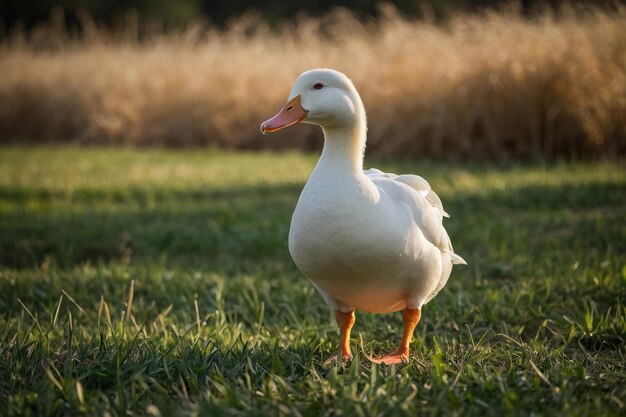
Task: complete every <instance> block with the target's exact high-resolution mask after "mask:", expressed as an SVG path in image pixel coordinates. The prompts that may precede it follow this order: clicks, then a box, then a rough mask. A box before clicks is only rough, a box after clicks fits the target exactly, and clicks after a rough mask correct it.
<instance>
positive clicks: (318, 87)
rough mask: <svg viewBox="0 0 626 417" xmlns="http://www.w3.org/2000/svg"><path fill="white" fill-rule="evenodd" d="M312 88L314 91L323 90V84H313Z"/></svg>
mask: <svg viewBox="0 0 626 417" xmlns="http://www.w3.org/2000/svg"><path fill="white" fill-rule="evenodd" d="M313 88H315V89H316V90H321V89H322V88H324V84H322V83H315V85H314V86H313Z"/></svg>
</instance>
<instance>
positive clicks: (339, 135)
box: [318, 118, 366, 175]
mask: <svg viewBox="0 0 626 417" xmlns="http://www.w3.org/2000/svg"><path fill="white" fill-rule="evenodd" d="M322 130H323V131H324V149H323V150H322V156H321V157H320V160H319V162H318V167H319V168H320V170H324V171H326V172H334V173H337V172H338V171H339V172H345V173H351V174H357V175H360V174H362V172H363V155H364V153H365V139H366V127H365V123H364V122H363V121H362V120H360V118H356V119H355V123H354V125H353V126H347V127H333V128H329V127H322Z"/></svg>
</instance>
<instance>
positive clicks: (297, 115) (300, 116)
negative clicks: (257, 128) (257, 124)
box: [261, 96, 309, 134]
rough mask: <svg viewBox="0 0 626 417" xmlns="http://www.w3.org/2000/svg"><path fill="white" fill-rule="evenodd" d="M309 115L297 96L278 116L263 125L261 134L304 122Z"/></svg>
mask: <svg viewBox="0 0 626 417" xmlns="http://www.w3.org/2000/svg"><path fill="white" fill-rule="evenodd" d="M308 113H309V112H308V111H306V110H304V109H303V108H302V106H301V105H300V96H295V97H294V98H293V99H291V100H289V102H288V103H287V104H285V107H283V108H282V109H281V110H280V111H279V112H278V113H276V116H274V117H272V118H271V119H269V120H266V121H264V122H263V123H262V124H261V132H263V134H265V133H268V132H270V133H271V132H276V131H277V130H280V129H283V128H285V127H288V126H291V125H295V124H296V123H299V122H301V121H303V120H304V118H305V117H306V115H307V114H308Z"/></svg>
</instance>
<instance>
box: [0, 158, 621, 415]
mask: <svg viewBox="0 0 626 417" xmlns="http://www.w3.org/2000/svg"><path fill="white" fill-rule="evenodd" d="M315 160H316V155H302V154H299V153H282V154H270V153H259V154H257V153H224V152H218V151H206V150H195V151H175V152H174V151H158V150H156V151H155V150H151V151H143V150H119V149H117V150H116V149H97V148H90V149H80V148H74V147H3V148H1V149H0V409H1V410H4V411H3V415H4V416H7V417H8V416H17V415H32V416H48V415H78V414H85V415H109V416H122V415H131V414H132V415H152V416H158V415H161V416H176V415H184V416H187V415H201V416H204V415H207V416H217V415H227V416H230V415H285V416H294V415H295V416H297V415H302V416H318V415H394V416H396V415H410V416H414V415H429V416H430V415H433V416H437V415H442V416H443V415H445V416H451V415H476V416H490V415H492V416H502V415H545V416H554V415H568V416H577V415H580V416H602V415H615V416H617V415H624V413H626V394H625V393H626V371H625V369H624V354H625V353H626V349H625V347H624V346H625V344H624V341H625V339H626V307H625V305H624V302H625V300H626V224H625V223H624V219H625V218H626V167H625V166H624V165H623V164H620V163H586V164H583V163H560V164H556V165H542V164H537V163H535V164H532V165H514V166H507V167H502V166H500V167H495V166H487V167H485V166H473V165H468V164H464V163H450V162H448V163H433V162H431V163H428V162H424V161H417V162H411V161H396V162H393V161H382V162H381V161H379V162H377V163H376V164H375V165H376V166H377V167H379V168H382V169H384V170H389V171H393V172H397V173H400V172H403V173H406V172H412V173H417V174H421V175H423V176H424V177H426V178H427V179H428V180H429V181H430V183H431V185H432V186H433V188H434V189H435V190H436V191H437V192H438V194H439V195H440V197H441V199H442V200H443V203H444V207H445V209H446V211H448V212H449V213H450V214H451V218H450V219H448V220H446V221H445V225H446V227H447V229H448V231H449V234H450V236H451V238H452V241H453V243H454V245H455V250H456V251H457V252H458V253H459V254H461V255H462V256H463V257H464V258H465V259H466V260H467V261H468V264H469V265H468V266H467V267H455V269H454V271H453V273H452V277H451V279H450V281H449V284H448V286H447V287H446V288H445V289H444V290H443V291H442V292H441V293H440V294H439V296H438V297H437V298H436V299H435V300H433V301H432V302H430V303H429V304H428V305H426V306H425V308H424V310H423V316H422V322H421V323H420V325H419V326H418V328H417V330H416V335H415V336H416V337H415V340H414V342H413V343H412V348H413V354H412V357H411V360H410V362H409V363H407V364H403V365H400V366H377V365H373V364H370V363H369V362H368V361H367V360H366V359H365V356H367V355H369V354H371V353H381V352H383V351H386V350H390V349H392V348H393V347H395V345H396V343H397V342H398V340H399V337H400V333H399V332H400V329H401V315H400V314H399V313H396V314H387V315H371V314H365V313H359V312H357V322H356V325H355V328H354V331H353V336H354V338H353V345H352V346H353V351H354V352H355V353H356V357H355V359H354V360H353V361H352V362H351V363H347V364H346V365H345V366H340V365H333V366H330V367H325V366H322V365H321V362H322V361H323V359H324V358H325V357H327V356H328V355H330V354H331V353H332V351H333V350H334V348H335V346H336V343H337V342H338V334H337V330H336V327H335V325H334V322H333V314H332V313H331V312H330V311H329V310H328V308H327V307H326V306H325V304H324V302H323V300H322V298H321V297H320V296H319V295H318V294H317V293H316V292H315V290H314V288H313V286H312V285H311V284H310V283H309V282H308V281H307V280H306V279H305V278H304V277H303V276H302V274H300V273H299V272H298V270H297V268H296V267H295V266H294V265H293V263H292V262H291V259H290V257H289V253H288V250H287V233H288V228H289V221H290V216H291V213H292V211H293V208H294V206H295V204H296V201H297V198H298V194H299V192H300V190H301V188H302V186H303V184H304V182H305V181H306V178H307V176H308V174H309V173H310V171H311V169H312V167H313V166H314V164H315ZM366 166H367V167H370V166H372V165H371V164H370V163H369V162H368V163H367V164H366Z"/></svg>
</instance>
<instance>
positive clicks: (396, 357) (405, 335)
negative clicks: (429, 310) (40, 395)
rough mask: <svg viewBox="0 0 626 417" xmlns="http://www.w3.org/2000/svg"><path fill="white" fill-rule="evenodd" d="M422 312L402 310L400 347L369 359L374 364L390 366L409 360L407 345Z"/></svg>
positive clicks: (408, 309)
mask: <svg viewBox="0 0 626 417" xmlns="http://www.w3.org/2000/svg"><path fill="white" fill-rule="evenodd" d="M421 315H422V312H421V310H420V309H414V310H413V309H410V308H406V309H404V312H403V314H402V321H403V322H404V331H403V332H402V341H401V342H400V346H398V348H397V349H396V350H394V351H393V352H391V353H388V354H387V355H383V356H380V357H378V358H369V359H370V361H372V362H374V363H384V364H386V365H391V364H393V363H402V361H403V360H408V359H409V344H410V343H411V338H412V337H413V330H415V327H416V326H417V323H419V321H420V317H421Z"/></svg>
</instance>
